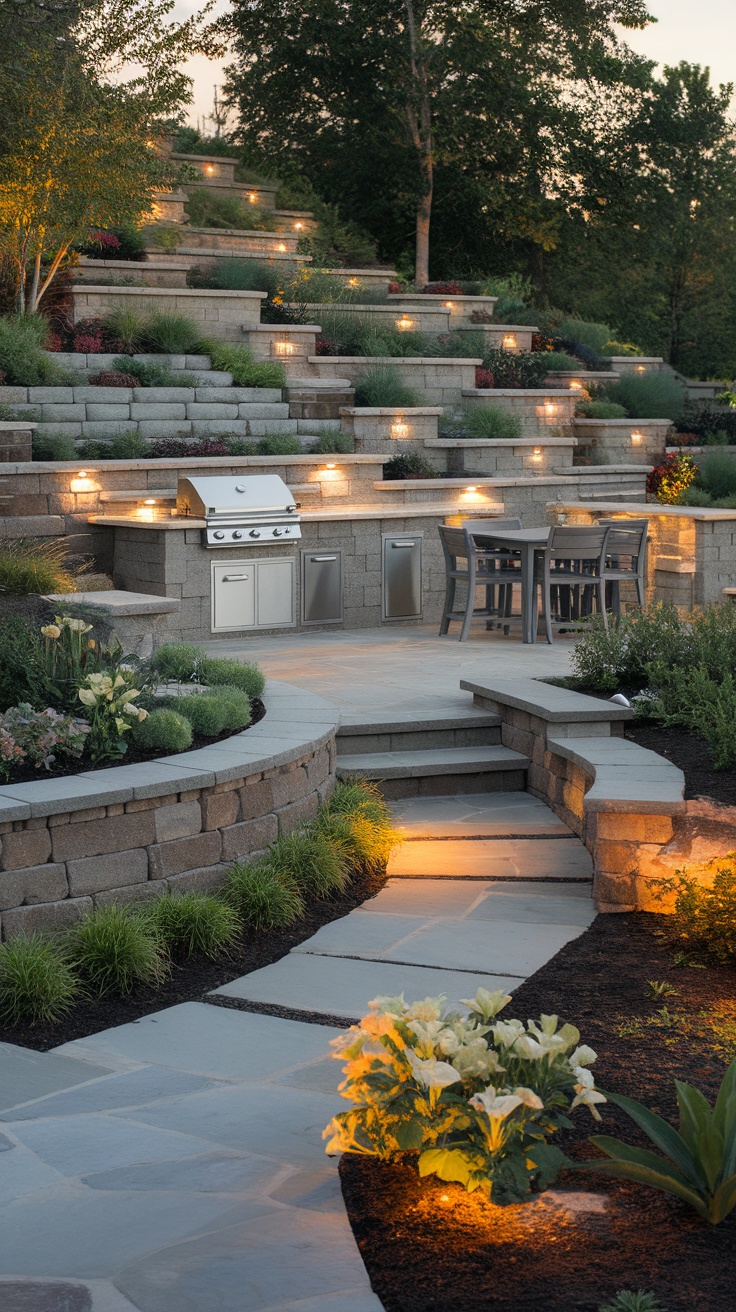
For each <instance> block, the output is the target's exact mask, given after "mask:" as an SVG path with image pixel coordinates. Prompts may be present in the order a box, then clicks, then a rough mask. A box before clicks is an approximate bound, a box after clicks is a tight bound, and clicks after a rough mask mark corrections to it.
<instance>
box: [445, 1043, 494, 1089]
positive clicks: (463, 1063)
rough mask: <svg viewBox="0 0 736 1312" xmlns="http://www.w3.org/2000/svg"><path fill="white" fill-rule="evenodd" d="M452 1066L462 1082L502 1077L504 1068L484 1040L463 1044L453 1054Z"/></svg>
mask: <svg viewBox="0 0 736 1312" xmlns="http://www.w3.org/2000/svg"><path fill="white" fill-rule="evenodd" d="M452 1064H453V1066H454V1067H455V1070H456V1071H458V1072H459V1074H460V1075H461V1076H462V1078H463V1079H464V1080H472V1079H479V1080H488V1079H490V1077H491V1076H492V1075H503V1073H504V1068H503V1066H502V1065H501V1063H500V1062H499V1060H498V1057H497V1056H496V1053H495V1052H494V1050H493V1048H489V1047H488V1045H487V1044H486V1042H485V1040H484V1039H482V1038H481V1039H473V1040H471V1042H469V1043H464V1044H463V1045H462V1047H461V1048H458V1051H457V1052H456V1053H454V1055H453V1058H452Z"/></svg>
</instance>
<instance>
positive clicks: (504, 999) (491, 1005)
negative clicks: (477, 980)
mask: <svg viewBox="0 0 736 1312" xmlns="http://www.w3.org/2000/svg"><path fill="white" fill-rule="evenodd" d="M460 1001H461V1002H462V1004H463V1006H464V1007H469V1008H470V1010H471V1011H477V1012H478V1014H479V1015H480V1016H482V1017H483V1019H484V1020H490V1019H491V1017H492V1016H495V1015H497V1014H498V1012H499V1011H503V1008H504V1007H505V1006H507V1004H508V1003H509V1002H510V1001H511V994H510V993H504V991H503V989H496V990H495V991H494V992H493V993H491V992H489V990H488V989H483V988H479V989H478V990H477V992H476V995H475V997H474V998H461V999H460Z"/></svg>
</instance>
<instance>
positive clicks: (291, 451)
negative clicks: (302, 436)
mask: <svg viewBox="0 0 736 1312" xmlns="http://www.w3.org/2000/svg"><path fill="white" fill-rule="evenodd" d="M257 451H258V454H259V455H260V456H300V455H302V454H303V452H304V447H303V446H302V444H301V442H300V440H299V438H298V437H297V435H296V433H268V434H267V435H266V437H262V438H261V439H260V440H259V442H258V444H257Z"/></svg>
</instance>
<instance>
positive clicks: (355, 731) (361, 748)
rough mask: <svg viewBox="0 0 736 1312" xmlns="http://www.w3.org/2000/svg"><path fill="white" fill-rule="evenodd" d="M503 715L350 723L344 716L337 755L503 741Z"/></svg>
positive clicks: (488, 714) (469, 713) (338, 732)
mask: <svg viewBox="0 0 736 1312" xmlns="http://www.w3.org/2000/svg"><path fill="white" fill-rule="evenodd" d="M500 723H501V720H500V716H498V715H494V714H493V713H491V712H486V713H482V712H481V713H480V714H478V713H477V712H475V713H473V712H466V713H464V714H461V715H445V716H441V715H439V716H437V717H436V718H434V719H422V720H420V721H417V719H416V717H414V718H412V719H407V720H406V721H404V722H402V721H401V720H388V721H381V720H376V721H367V722H366V721H364V722H362V723H351V722H350V721H349V720H348V721H345V720H343V722H342V724H341V725H340V728H339V729H338V731H337V755H338V758H340V760H341V761H342V758H343V757H348V756H353V755H363V754H368V753H371V754H375V753H377V752H379V753H384V752H401V751H409V752H414V751H418V750H421V749H429V750H435V749H437V748H443V747H452V748H461V747H478V746H489V745H490V744H498V743H500V741H501V730H500V727H499V726H500Z"/></svg>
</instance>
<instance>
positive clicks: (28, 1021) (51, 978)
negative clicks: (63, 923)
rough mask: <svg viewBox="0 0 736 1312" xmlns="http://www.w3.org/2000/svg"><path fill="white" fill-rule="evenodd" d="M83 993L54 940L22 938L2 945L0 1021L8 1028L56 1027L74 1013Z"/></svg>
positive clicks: (0, 952) (31, 937) (32, 935)
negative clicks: (74, 1007)
mask: <svg viewBox="0 0 736 1312" xmlns="http://www.w3.org/2000/svg"><path fill="white" fill-rule="evenodd" d="M80 992H81V990H80V985H79V981H78V980H77V979H76V977H75V975H74V972H73V970H72V968H71V966H70V965H69V962H68V961H67V959H66V957H65V955H64V952H63V950H62V948H61V947H60V946H59V944H57V943H55V942H54V940H53V939H50V938H45V937H43V935H41V934H21V935H18V937H17V938H13V939H10V941H9V942H7V943H3V944H0V1019H2V1021H4V1023H5V1024H6V1025H12V1026H18V1025H31V1026H33V1025H53V1024H54V1022H55V1021H59V1020H61V1019H62V1018H63V1017H64V1016H66V1015H67V1013H68V1012H69V1011H71V1009H72V1007H73V1006H74V1003H75V1002H76V1001H77V1000H78V998H79V996H80Z"/></svg>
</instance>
